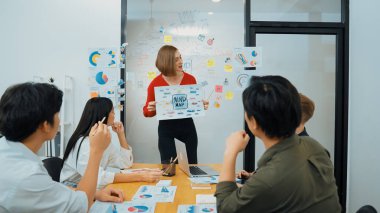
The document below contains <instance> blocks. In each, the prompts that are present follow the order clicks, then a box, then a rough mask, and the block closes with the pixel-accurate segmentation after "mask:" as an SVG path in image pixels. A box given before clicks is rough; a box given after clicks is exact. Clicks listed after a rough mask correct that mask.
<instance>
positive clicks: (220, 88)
mask: <svg viewBox="0 0 380 213" xmlns="http://www.w3.org/2000/svg"><path fill="white" fill-rule="evenodd" d="M215 92H218V93H222V92H223V86H222V85H215Z"/></svg>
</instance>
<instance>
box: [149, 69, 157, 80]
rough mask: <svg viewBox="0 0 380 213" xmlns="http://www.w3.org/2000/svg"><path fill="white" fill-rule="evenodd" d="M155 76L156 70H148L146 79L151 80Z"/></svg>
mask: <svg viewBox="0 0 380 213" xmlns="http://www.w3.org/2000/svg"><path fill="white" fill-rule="evenodd" d="M156 76H157V74H156V72H154V71H150V72H148V79H149V80H153V79H154V78H155V77H156Z"/></svg>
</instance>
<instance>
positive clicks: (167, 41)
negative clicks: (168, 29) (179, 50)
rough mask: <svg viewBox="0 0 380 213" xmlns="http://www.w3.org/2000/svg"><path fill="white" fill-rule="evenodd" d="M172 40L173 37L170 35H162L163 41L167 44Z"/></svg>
mask: <svg viewBox="0 0 380 213" xmlns="http://www.w3.org/2000/svg"><path fill="white" fill-rule="evenodd" d="M172 41H173V37H172V36H171V35H166V36H164V43H166V44H168V43H172Z"/></svg>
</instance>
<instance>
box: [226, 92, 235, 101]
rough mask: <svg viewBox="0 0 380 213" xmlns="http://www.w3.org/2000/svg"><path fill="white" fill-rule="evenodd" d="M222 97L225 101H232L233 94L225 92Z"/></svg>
mask: <svg viewBox="0 0 380 213" xmlns="http://www.w3.org/2000/svg"><path fill="white" fill-rule="evenodd" d="M224 97H225V98H226V100H229V101H230V100H232V99H234V92H232V91H227V92H226V94H225V95H224Z"/></svg>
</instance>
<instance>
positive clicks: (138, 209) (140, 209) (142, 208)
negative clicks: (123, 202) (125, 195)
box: [128, 206, 149, 212]
mask: <svg viewBox="0 0 380 213" xmlns="http://www.w3.org/2000/svg"><path fill="white" fill-rule="evenodd" d="M148 210H149V208H148V207H147V206H131V207H129V208H128V212H147V211H148Z"/></svg>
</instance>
